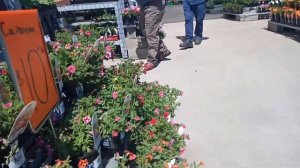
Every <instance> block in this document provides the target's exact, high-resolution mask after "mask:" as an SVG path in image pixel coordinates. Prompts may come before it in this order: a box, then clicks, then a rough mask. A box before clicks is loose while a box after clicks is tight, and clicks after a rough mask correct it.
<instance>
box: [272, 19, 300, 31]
mask: <svg viewBox="0 0 300 168" xmlns="http://www.w3.org/2000/svg"><path fill="white" fill-rule="evenodd" d="M283 28H290V29H294V30H298V31H300V27H296V26H291V25H288V24H283V23H278V22H272V21H269V22H268V29H269V30H270V31H273V32H280V31H282V29H283Z"/></svg>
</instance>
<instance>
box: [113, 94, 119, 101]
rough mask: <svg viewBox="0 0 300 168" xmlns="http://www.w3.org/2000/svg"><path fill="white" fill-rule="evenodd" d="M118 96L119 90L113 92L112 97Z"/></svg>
mask: <svg viewBox="0 0 300 168" xmlns="http://www.w3.org/2000/svg"><path fill="white" fill-rule="evenodd" d="M117 97H118V92H113V94H112V98H113V99H114V100H115V99H116V98H117Z"/></svg>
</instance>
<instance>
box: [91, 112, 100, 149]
mask: <svg viewBox="0 0 300 168" xmlns="http://www.w3.org/2000/svg"><path fill="white" fill-rule="evenodd" d="M92 131H93V140H94V149H96V150H97V151H98V153H101V147H100V144H101V136H100V131H99V123H98V114H97V113H94V114H93V117H92Z"/></svg>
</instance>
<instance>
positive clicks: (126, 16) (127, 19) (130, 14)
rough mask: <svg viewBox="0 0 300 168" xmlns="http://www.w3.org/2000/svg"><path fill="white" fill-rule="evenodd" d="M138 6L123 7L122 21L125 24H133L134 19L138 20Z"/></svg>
mask: <svg viewBox="0 0 300 168" xmlns="http://www.w3.org/2000/svg"><path fill="white" fill-rule="evenodd" d="M140 10H141V9H140V8H139V7H133V8H125V9H124V10H123V21H124V24H125V25H135V21H137V20H138V15H139V14H140Z"/></svg>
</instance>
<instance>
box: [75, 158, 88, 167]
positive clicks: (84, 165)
mask: <svg viewBox="0 0 300 168" xmlns="http://www.w3.org/2000/svg"><path fill="white" fill-rule="evenodd" d="M88 164H89V162H88V160H87V159H85V160H80V161H79V163H78V168H86V166H87V165H88Z"/></svg>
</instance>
